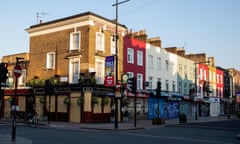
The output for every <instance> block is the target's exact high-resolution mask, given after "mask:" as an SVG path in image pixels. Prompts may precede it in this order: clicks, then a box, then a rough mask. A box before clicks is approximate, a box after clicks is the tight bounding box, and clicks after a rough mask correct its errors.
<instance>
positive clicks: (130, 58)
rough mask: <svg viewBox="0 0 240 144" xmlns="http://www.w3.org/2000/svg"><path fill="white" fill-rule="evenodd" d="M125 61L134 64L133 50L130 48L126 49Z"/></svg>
mask: <svg viewBox="0 0 240 144" xmlns="http://www.w3.org/2000/svg"><path fill="white" fill-rule="evenodd" d="M127 61H128V63H130V64H134V50H133V49H132V48H128V49H127Z"/></svg>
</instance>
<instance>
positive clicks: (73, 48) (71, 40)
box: [70, 31, 81, 50]
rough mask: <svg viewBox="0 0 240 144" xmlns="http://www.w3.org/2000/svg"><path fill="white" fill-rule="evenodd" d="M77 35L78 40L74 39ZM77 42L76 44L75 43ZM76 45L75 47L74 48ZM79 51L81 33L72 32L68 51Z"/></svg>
mask: <svg viewBox="0 0 240 144" xmlns="http://www.w3.org/2000/svg"><path fill="white" fill-rule="evenodd" d="M77 34H78V40H77V39H75V37H74V36H75V35H77ZM75 42H78V43H75ZM76 45H77V46H76ZM80 49H81V32H80V31H77V32H72V33H71V34H70V50H80Z"/></svg>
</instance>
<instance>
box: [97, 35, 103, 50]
mask: <svg viewBox="0 0 240 144" xmlns="http://www.w3.org/2000/svg"><path fill="white" fill-rule="evenodd" d="M96 50H97V51H105V50H104V34H103V33H102V32H96Z"/></svg>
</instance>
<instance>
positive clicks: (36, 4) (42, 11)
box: [0, 0, 240, 70]
mask: <svg viewBox="0 0 240 144" xmlns="http://www.w3.org/2000/svg"><path fill="white" fill-rule="evenodd" d="M122 1H125V0H118V2H122ZM115 3H116V0H22V1H21V2H20V1H18V0H7V1H2V2H1V5H0V10H1V13H0V18H1V22H0V32H1V33H0V37H1V39H0V47H1V48H0V49H1V50H0V57H2V56H4V55H12V54H17V53H23V52H29V34H28V33H27V32H26V30H25V29H27V28H29V27H30V26H32V25H35V24H37V21H38V20H39V19H41V20H42V21H43V22H47V21H51V20H55V19H60V18H63V17H68V16H72V15H75V14H79V13H83V12H87V11H91V12H93V13H96V14H98V15H101V16H103V17H106V18H108V19H115V16H116V13H115V7H113V6H112V5H113V4H115ZM239 7H240V0H130V1H128V2H125V3H123V4H121V5H119V7H118V21H119V23H121V24H124V25H126V26H127V28H128V29H129V30H130V29H132V30H133V31H139V30H142V29H145V30H146V32H147V35H148V37H149V38H150V37H160V38H161V40H162V47H173V46H174V47H184V48H185V50H186V54H190V53H193V54H194V53H206V55H207V56H208V57H215V65H216V66H221V67H223V68H235V69H237V70H240V64H239V62H240V56H239V52H240V45H239V41H240V16H239V14H240V8H239ZM37 13H39V15H38V16H39V18H37Z"/></svg>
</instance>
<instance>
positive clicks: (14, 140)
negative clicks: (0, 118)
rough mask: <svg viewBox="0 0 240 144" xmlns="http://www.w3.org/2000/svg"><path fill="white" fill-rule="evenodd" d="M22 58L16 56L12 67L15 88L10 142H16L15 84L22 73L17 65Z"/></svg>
mask: <svg viewBox="0 0 240 144" xmlns="http://www.w3.org/2000/svg"><path fill="white" fill-rule="evenodd" d="M21 59H24V58H20V57H16V65H15V67H14V75H15V89H14V106H13V107H14V111H13V120H12V142H14V143H15V142H16V108H17V85H18V78H19V77H20V76H21V74H22V69H21V67H20V66H19V65H18V64H19V60H21Z"/></svg>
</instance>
